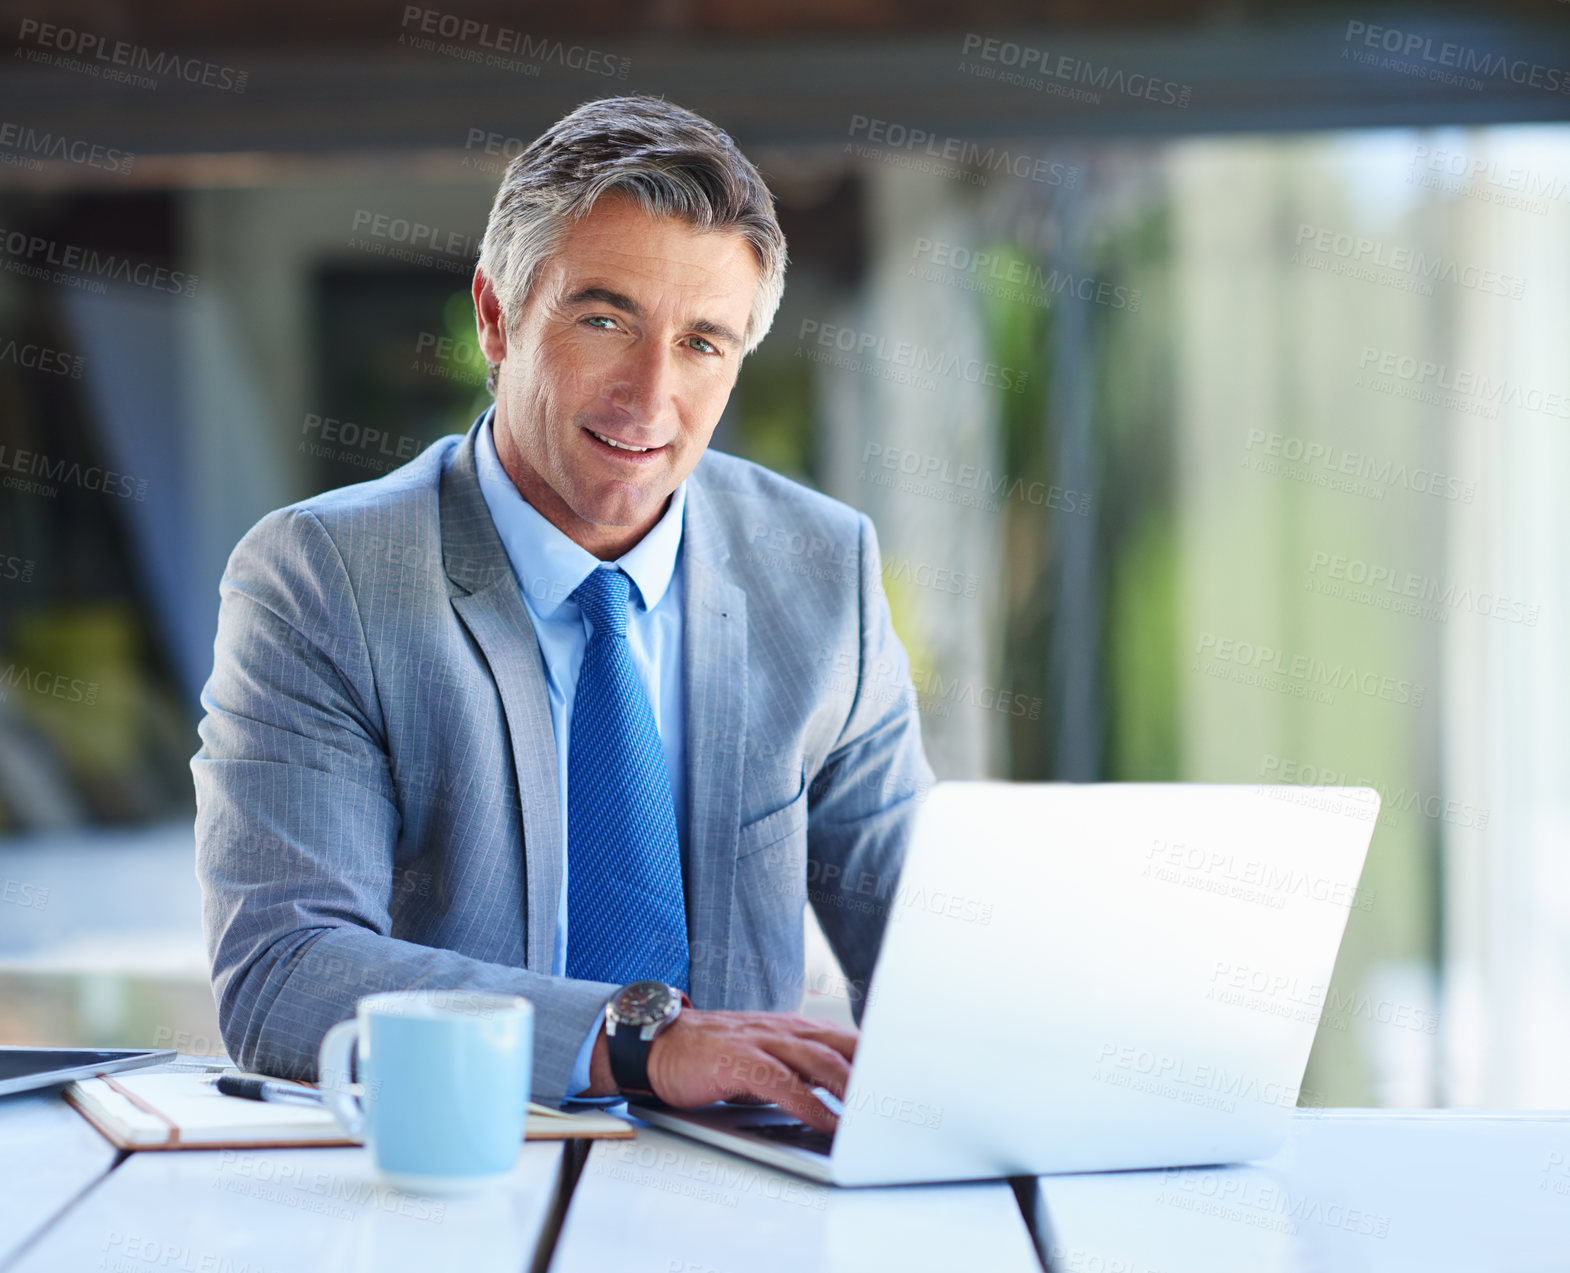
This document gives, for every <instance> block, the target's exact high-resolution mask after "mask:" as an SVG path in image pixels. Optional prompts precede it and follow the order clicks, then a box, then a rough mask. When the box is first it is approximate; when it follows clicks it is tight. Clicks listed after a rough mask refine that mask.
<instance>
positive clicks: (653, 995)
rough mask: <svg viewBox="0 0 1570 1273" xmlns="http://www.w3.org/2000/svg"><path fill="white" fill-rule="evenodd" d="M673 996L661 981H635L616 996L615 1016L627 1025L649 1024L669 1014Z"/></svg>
mask: <svg viewBox="0 0 1570 1273" xmlns="http://www.w3.org/2000/svg"><path fill="white" fill-rule="evenodd" d="M675 998H676V996H675V995H674V994H673V993H672V992H671V988H670V987H669V986H667V985H666V984H665V983H664V982H663V981H635V982H633V983H632V985H630V986H625V987H623V988H622V991H621V993H620V994H618V995H617V996H616V999H615V1008H616V1018H617V1020H619V1021H624V1022H626V1024H628V1025H636V1026H645V1025H650V1024H652V1023H653V1022H655V1021H659V1020H660V1019H661V1018H663V1017H665V1016H666V1015H668V1014H669V1012H670V1010H671V1003H672V1001H673V1000H674V999H675Z"/></svg>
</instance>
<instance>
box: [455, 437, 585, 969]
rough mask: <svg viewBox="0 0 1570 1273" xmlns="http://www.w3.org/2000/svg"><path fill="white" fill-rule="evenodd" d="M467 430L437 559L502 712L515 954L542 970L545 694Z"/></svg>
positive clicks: (546, 848) (548, 872) (551, 776)
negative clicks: (514, 855) (518, 901)
mask: <svg viewBox="0 0 1570 1273" xmlns="http://www.w3.org/2000/svg"><path fill="white" fill-rule="evenodd" d="M477 429H478V425H476V426H475V427H474V428H471V429H470V430H469V433H468V436H466V437H465V438H464V440H463V441H462V443H460V444H459V446H458V449H457V451H456V452H455V453H454V455H453V459H452V463H451V464H450V465H449V466H448V468H447V471H446V472H445V473H444V474H443V475H442V482H441V519H442V555H443V558H444V564H445V566H446V570H447V577H448V580H449V581H450V583H449V596H450V597H451V600H452V605H453V609H454V610H456V611H457V612H458V615H459V617H460V618H461V619H462V620H463V623H464V625H465V626H466V627H467V628H468V629H469V633H470V635H471V636H473V637H474V640H475V642H476V643H477V644H478V645H479V647H480V650H481V652H482V653H483V654H484V655H485V659H486V662H487V663H489V664H490V669H491V675H492V677H493V678H494V679H495V681H496V688H497V691H498V692H499V693H500V695H501V701H502V711H503V712H504V713H505V714H506V717H507V734H508V737H509V738H510V739H511V743H512V758H513V765H514V767H515V769H516V772H517V775H518V794H519V798H520V800H521V802H522V806H523V809H522V813H523V839H524V843H523V850H524V852H523V865H524V878H525V887H526V890H527V891H526V893H525V899H526V900H525V908H526V912H527V913H526V914H525V916H524V932H525V934H526V940H527V944H526V946H525V959H526V961H527V966H528V967H529V968H530V970H532V971H534V972H543V973H549V972H550V970H551V960H552V958H553V955H554V949H555V945H556V910H557V902H558V899H559V897H560V894H561V877H562V861H561V854H562V849H561V810H560V808H559V803H560V802H559V801H558V799H557V790H558V789H557V785H556V784H557V776H556V745H555V734H554V732H553V726H552V724H551V706H550V694H549V691H548V690H547V689H546V685H545V665H544V658H543V656H542V655H541V653H540V643H539V641H538V640H537V639H536V637H535V635H534V626H533V624H531V623H530V622H529V613H528V611H527V610H526V609H525V608H524V604H523V597H522V595H521V594H520V593H519V591H518V585H517V581H516V580H515V579H514V577H513V573H512V566H511V563H510V562H509V561H508V560H507V550H506V549H505V548H503V547H502V542H501V538H500V536H498V535H497V533H496V524H495V523H494V522H493V521H492V520H491V513H490V509H489V508H488V507H486V504H485V496H484V495H482V494H481V493H480V482H479V477H478V475H477V474H476V472H475V466H474V443H475V435H476V432H477Z"/></svg>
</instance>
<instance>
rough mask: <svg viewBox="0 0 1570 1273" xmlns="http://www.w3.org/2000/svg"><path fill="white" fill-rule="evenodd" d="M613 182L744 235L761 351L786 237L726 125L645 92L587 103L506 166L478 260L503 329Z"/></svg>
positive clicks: (753, 331)
mask: <svg viewBox="0 0 1570 1273" xmlns="http://www.w3.org/2000/svg"><path fill="white" fill-rule="evenodd" d="M612 191H614V192H616V193H618V194H621V195H625V196H626V197H628V198H630V199H631V200H633V201H634V202H635V203H636V204H637V205H638V206H639V207H641V208H642V209H643V210H644V211H645V212H647V213H649V214H650V215H651V216H659V217H677V218H680V219H681V220H683V221H685V222H686V223H687V224H689V225H691V226H693V227H694V228H695V229H699V230H714V231H730V232H734V233H738V234H740V235H741V236H742V237H743V238H745V239H746V240H747V243H748V245H749V246H750V247H751V248H752V252H753V255H754V256H755V257H756V258H757V262H758V287H757V291H756V293H755V294H754V295H753V298H752V312H751V314H750V315H749V316H748V318H747V330H746V331H745V332H744V333H743V341H744V345H745V347H744V349H743V354H750V353H751V352H752V351H753V350H754V349H756V348H757V347H758V343H759V342H760V341H761V340H762V339H763V338H764V336H766V335H767V334H768V331H769V327H770V325H771V324H772V323H773V322H774V314H775V311H776V310H778V309H779V304H780V297H781V295H782V294H783V293H784V291H785V263H786V257H785V236H784V234H782V233H781V232H780V226H779V222H778V221H777V220H776V219H775V216H774V201H773V198H772V196H771V195H770V194H769V188H768V187H767V186H766V185H764V183H763V178H762V177H761V176H759V175H758V170H757V169H756V168H755V167H753V165H752V162H751V161H750V160H749V159H748V158H747V157H746V156H745V155H743V154H742V153H741V151H740V150H738V149H737V148H736V143H735V142H733V141H732V140H731V139H730V135H729V134H728V133H726V132H725V130H724V129H722V128H720V127H718V126H717V125H715V124H712V123H710V122H709V121H708V120H706V119H704V118H703V117H702V116H701V115H695V114H693V113H692V112H691V111H689V110H683V109H682V108H681V107H680V106H676V105H673V104H672V103H670V102H667V101H663V100H662V99H660V98H657V97H646V96H642V95H639V96H636V97H605V98H601V99H599V100H598V101H592V102H585V103H584V104H583V105H582V106H580V107H578V108H577V110H575V111H573V112H572V113H571V114H569V115H565V116H563V117H562V118H561V119H559V120H557V121H556V123H554V124H552V125H551V126H550V127H549V128H547V129H546V130H545V132H543V133H541V134H540V136H539V137H537V138H536V139H535V140H534V142H533V143H532V144H531V145H530V146H529V147H528V149H526V150H524V151H523V152H522V153H521V154H519V155H517V156H516V157H515V158H514V159H513V160H512V162H511V163H509V164H508V165H507V172H506V174H505V175H504V176H503V177H502V184H501V188H500V189H499V190H497V192H496V202H495V203H494V204H492V205H491V215H490V219H489V221H487V222H486V226H485V239H484V241H483V242H482V243H481V245H480V261H479V265H480V268H481V269H482V270H484V271H485V276H486V278H488V279H490V281H491V286H492V287H493V288H495V290H496V296H497V299H498V300H499V301H500V302H501V310H502V316H503V319H504V320H505V323H506V326H507V329H508V331H511V330H512V327H513V324H514V323H516V322H517V320H518V316H519V315H520V314H521V313H522V312H523V305H524V302H525V301H526V300H527V299H528V296H529V289H530V287H532V286H533V283H534V278H535V274H536V273H537V271H538V270H539V268H540V265H541V264H542V263H543V262H544V261H546V260H548V259H549V258H550V257H551V256H552V255H553V254H554V253H555V252H557V251H558V250H559V249H560V247H561V243H562V240H563V239H564V238H565V236H566V232H567V229H568V223H569V221H572V220H576V219H578V218H580V217H582V216H584V215H585V214H586V213H587V212H588V211H589V210H590V209H591V208H592V207H594V205H595V203H596V201H598V199H599V198H600V196H601V195H604V194H607V193H609V192H612ZM489 366H490V372H489V374H488V375H487V377H486V381H485V387H486V388H487V389H489V390H490V391H491V392H492V393H493V394H494V393H495V392H496V373H497V371H498V367H497V365H496V364H495V363H491V364H489Z"/></svg>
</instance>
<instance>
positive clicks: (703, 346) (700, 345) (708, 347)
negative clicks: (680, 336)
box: [688, 336, 720, 354]
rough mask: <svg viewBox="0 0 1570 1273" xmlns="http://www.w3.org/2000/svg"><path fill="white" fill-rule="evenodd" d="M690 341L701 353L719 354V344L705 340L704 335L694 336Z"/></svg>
mask: <svg viewBox="0 0 1570 1273" xmlns="http://www.w3.org/2000/svg"><path fill="white" fill-rule="evenodd" d="M688 343H689V344H691V345H692V347H693V348H694V349H696V350H697V351H698V352H699V353H700V354H717V353H719V352H720V351H719V349H718V347H717V346H715V345H713V344H711V343H710V342H709V341H706V340H704V339H703V337H702V336H694V337H693V338H692V339H691V341H690V342H688Z"/></svg>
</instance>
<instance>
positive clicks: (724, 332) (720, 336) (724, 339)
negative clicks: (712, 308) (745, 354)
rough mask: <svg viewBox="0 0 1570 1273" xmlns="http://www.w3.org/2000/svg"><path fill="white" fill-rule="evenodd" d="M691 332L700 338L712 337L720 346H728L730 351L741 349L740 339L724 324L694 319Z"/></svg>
mask: <svg viewBox="0 0 1570 1273" xmlns="http://www.w3.org/2000/svg"><path fill="white" fill-rule="evenodd" d="M692 330H693V331H695V332H697V333H698V334H699V335H700V336H713V337H714V339H715V340H717V341H719V342H720V344H722V345H729V346H730V347H731V348H732V349H740V348H741V337H740V336H738V335H737V334H736V333H735V332H733V331H732V330H731V329H730V328H729V327H727V326H725V324H724V323H715V322H710V321H709V320H708V319H707V318H699V319H696V320H695V321H694V322H693V324H692Z"/></svg>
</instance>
